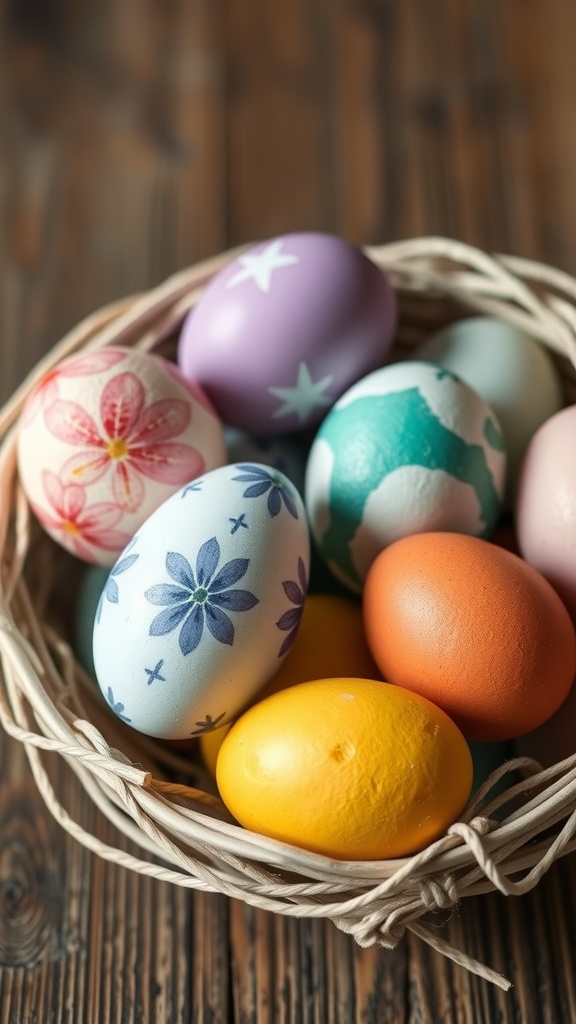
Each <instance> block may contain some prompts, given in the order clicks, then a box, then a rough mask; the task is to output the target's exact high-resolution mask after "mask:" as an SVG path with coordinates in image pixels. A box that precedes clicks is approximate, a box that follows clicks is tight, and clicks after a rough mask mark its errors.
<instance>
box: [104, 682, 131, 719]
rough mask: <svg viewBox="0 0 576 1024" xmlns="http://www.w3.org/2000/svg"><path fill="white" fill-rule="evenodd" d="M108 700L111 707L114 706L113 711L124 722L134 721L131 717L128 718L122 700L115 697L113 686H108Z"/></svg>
mask: <svg viewBox="0 0 576 1024" xmlns="http://www.w3.org/2000/svg"><path fill="white" fill-rule="evenodd" d="M106 700H107V701H108V703H109V705H110V707H111V708H112V711H113V712H114V714H116V715H118V718H121V719H122V721H123V722H131V721H132V719H131V718H127V717H126V715H125V714H124V710H125V708H124V705H123V704H121V703H120V701H117V700H116V698H115V696H114V694H113V692H112V687H111V686H109V687H108V692H107V694H106Z"/></svg>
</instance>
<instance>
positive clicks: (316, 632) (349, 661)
mask: <svg viewBox="0 0 576 1024" xmlns="http://www.w3.org/2000/svg"><path fill="white" fill-rule="evenodd" d="M289 624H290V619H289V620H288V622H287V625H289ZM331 676H356V677H359V678H367V679H379V678H380V673H379V672H378V669H377V667H376V665H375V663H374V660H373V658H372V655H371V654H370V651H369V649H368V644H367V643H366V637H365V634H364V621H363V618H362V608H361V606H360V604H359V603H358V602H357V601H354V600H351V599H350V598H349V597H336V596H334V595H332V594H309V595H308V597H307V598H306V600H305V602H304V609H303V611H302V618H301V620H300V628H299V630H298V633H297V635H296V637H295V639H293V641H292V642H291V643H290V649H289V651H288V654H287V656H286V658H285V659H284V661H283V662H282V664H281V666H280V668H279V669H278V671H277V672H276V673H275V674H274V675H273V676H272V678H271V680H270V682H269V683H268V684H267V685H266V686H265V688H264V690H263V691H262V693H261V694H260V695H259V699H263V698H264V697H268V696H269V695H270V694H272V693H277V692H278V690H283V689H286V688H287V687H288V686H294V685H296V684H297V683H305V682H308V681H309V680H311V679H328V678H329V677H331ZM228 729H229V727H228V726H224V727H223V728H222V729H215V730H214V731H213V732H209V733H206V734H205V735H203V736H201V737H200V749H201V752H202V757H203V760H204V763H205V764H206V766H207V767H208V768H210V770H211V771H212V772H215V770H216V759H217V756H218V751H219V749H220V746H221V745H222V741H223V739H224V736H225V735H226V733H227V732H228Z"/></svg>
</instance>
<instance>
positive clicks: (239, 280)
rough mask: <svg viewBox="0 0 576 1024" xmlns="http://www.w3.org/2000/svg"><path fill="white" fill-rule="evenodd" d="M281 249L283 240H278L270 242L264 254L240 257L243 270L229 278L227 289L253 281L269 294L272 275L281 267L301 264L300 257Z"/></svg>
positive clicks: (263, 251)
mask: <svg viewBox="0 0 576 1024" xmlns="http://www.w3.org/2000/svg"><path fill="white" fill-rule="evenodd" d="M281 248H282V239H281V238H277V239H276V241H275V242H270V245H268V246H266V248H265V249H263V250H262V252H258V253H255V254H254V253H247V254H246V255H245V256H239V257H238V263H241V264H242V269H241V270H238V271H237V273H236V274H234V275H233V277H230V278H228V280H227V282H226V288H236V286H237V285H239V284H243V283H244V281H253V282H254V284H255V285H256V287H257V288H259V289H260V291H261V292H264V293H268V292H269V291H270V286H271V284H272V274H273V273H274V271H275V270H278V269H279V268H280V267H291V266H293V265H294V264H295V263H299V262H300V259H299V257H298V256H291V255H290V254H289V253H287V252H280V250H281Z"/></svg>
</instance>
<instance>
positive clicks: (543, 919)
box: [0, 0, 576, 1024]
mask: <svg viewBox="0 0 576 1024" xmlns="http://www.w3.org/2000/svg"><path fill="white" fill-rule="evenodd" d="M575 34H576V8H575V7H574V5H573V4H571V3H570V2H569V0H529V2H527V0H507V3H501V4H495V3H494V4H490V3H486V2H485V0H436V2H434V3H426V2H424V0H420V2H419V0H341V2H339V3H333V2H331V0H276V2H275V3H274V4H269V3H266V2H264V0H138V2H137V0H123V2H122V3H121V4H114V3H112V2H110V0H108V2H103V3H100V4H91V3H88V2H87V0H10V2H8V3H5V4H4V6H3V8H2V27H1V32H0V394H1V396H2V398H6V397H7V396H8V395H9V394H10V393H11V391H12V390H13V388H14V387H15V386H16V384H17V383H18V382H19V381H20V380H21V379H22V378H23V376H24V375H25V373H26V372H27V371H28V370H29V369H30V368H31V367H32V366H33V365H34V363H35V362H36V361H37V359H38V358H39V356H40V355H41V354H42V353H43V352H45V351H47V350H48V349H49V348H50V346H51V345H52V344H54V342H55V341H56V340H57V339H58V338H59V337H60V336H61V335H62V334H63V333H64V332H65V331H66V330H67V329H68V328H70V327H71V326H72V325H73V324H74V323H75V322H77V321H78V320H79V319H80V318H81V317H83V316H84V315H86V314H87V313H89V312H91V311H92V310H94V309H95V308H97V307H98V306H100V305H102V304H104V303H106V302H109V301H111V300H112V299H114V298H116V297H118V296H121V295H124V294H127V293H131V292H135V291H140V290H143V289H146V288H149V287H150V286H151V285H152V284H154V283H157V282H159V281H160V280H162V279H163V278H164V277H166V276H167V275H168V274H170V273H171V272H172V271H174V270H175V269H177V268H179V267H182V266H184V265H187V264H190V263H192V262H195V261H196V260H198V259H201V258H202V257H204V256H207V255H209V254H212V253H215V252H218V251H219V250H221V249H223V248H225V247H226V246H228V245H233V244H236V243H240V242H246V241H249V240H251V239H257V238H262V237H266V236H269V235H271V234H274V233H275V232H281V231H287V230H299V229H320V230H328V231H334V232H338V233H341V234H344V235H345V236H346V237H348V238H350V239H352V240H354V241H356V242H359V243H372V242H380V241H386V240H389V239H393V238H400V237H405V236H409V235H415V234H428V233H434V232H438V233H442V234H450V235H454V236H457V237H460V238H463V239H465V240H466V241H469V242H472V243H474V244H478V245H480V246H483V247H486V248H488V249H494V250H500V251H502V250H507V251H511V252H515V253H517V254H520V255H525V256H531V257H535V258H538V259H541V260H544V261H547V262H550V263H554V264H556V265H559V266H561V267H563V268H564V269H567V270H568V271H571V272H573V273H574V272H575V271H576V233H575V231H574V224H576V190H575V189H574V179H575V172H576V136H575V134H574V132H573V129H572V121H573V109H574V99H575V96H576V63H575V62H574V56H573V40H574V37H575ZM47 763H48V765H49V768H50V772H51V777H52V779H53V783H54V786H55V788H56V789H57V791H58V793H59V794H61V795H62V798H63V799H64V802H65V803H66V806H67V807H68V808H69V810H70V812H71V813H72V814H73V816H74V817H76V818H77V820H79V821H80V822H81V824H82V825H83V826H84V827H85V828H86V829H88V830H90V831H94V832H95V833H96V834H97V835H98V836H99V837H100V838H102V839H103V840H104V841H107V842H109V843H111V844H112V845H119V846H121V847H122V848H127V849H132V848H131V847H130V845H129V844H128V843H127V841H125V840H124V839H122V838H120V837H118V836H117V835H116V834H115V832H114V830H113V829H112V827H111V826H110V825H109V824H108V823H107V822H105V821H103V820H101V819H100V817H99V815H98V813H97V812H96V811H95V810H94V809H93V808H92V807H91V805H90V804H89V803H88V801H87V799H86V797H85V794H84V793H83V792H82V790H81V788H80V786H79V785H78V783H77V782H76V781H75V780H74V779H73V778H71V777H70V775H69V773H68V772H67V769H66V766H65V765H64V764H61V763H57V762H56V761H52V762H50V761H48V762H47ZM575 906H576V867H575V866H574V862H573V860H571V861H567V862H565V863H561V864H557V865H555V867H554V868H553V870H552V871H551V872H550V873H549V875H548V876H547V877H546V878H545V879H544V881H543V883H542V884H541V886H539V888H538V890H537V891H536V892H534V893H533V894H531V895H530V896H528V897H526V898H524V899H522V900H505V899H504V898H503V897H500V896H499V895H497V894H496V895H492V896H488V897H484V898H481V899H477V900H470V901H468V902H467V903H466V904H464V905H463V906H462V907H461V908H460V909H459V911H458V912H457V913H454V914H453V915H452V916H450V917H448V918H446V917H445V916H444V917H442V916H441V917H439V918H438V921H437V927H438V929H439V934H440V935H442V936H443V937H445V938H447V939H448V940H449V941H451V942H453V943H454V944H455V945H458V946H460V947H461V948H464V949H466V950H467V952H469V953H470V954H471V955H472V956H476V957H477V958H478V959H481V960H484V961H485V962H487V963H489V964H490V965H491V966H493V967H494V968H496V969H497V970H500V971H502V972H503V973H504V974H506V975H507V976H508V977H510V978H511V979H512V980H513V982H514V989H513V990H512V991H511V993H509V994H507V995H505V994H504V993H502V992H500V991H499V990H496V989H493V988H490V987H489V986H488V985H487V984H486V983H484V982H481V981H479V980H478V979H476V978H474V977H472V976H470V975H467V974H465V973H463V972H462V971H461V970H459V969H458V968H456V967H454V966H453V965H452V964H451V963H449V962H448V961H445V960H442V959H441V958H439V957H438V956H437V955H436V954H435V953H433V952H431V951H430V950H429V949H428V948H427V947H425V946H423V945H422V944H421V943H420V942H419V941H418V940H416V939H413V938H408V939H405V940H404V941H403V942H402V943H401V944H400V946H399V947H398V948H397V949H396V950H394V951H386V952H384V951H380V950H375V949H373V948H372V949H366V950H363V949H360V948H359V947H358V946H356V945H355V944H354V943H353V941H352V940H351V939H350V938H349V937H348V936H345V935H344V934H342V933H341V932H339V931H337V930H336V929H335V928H334V927H333V926H332V925H329V924H322V923H321V922H306V921H296V920H292V919H286V918H280V917H272V916H271V915H269V914H266V913H264V912H261V911H255V910H253V909H251V908H249V907H247V906H246V905H244V904H240V903H235V902H228V901H227V900H225V899H224V898H222V897H220V896H213V895H204V894H194V893H191V892H187V891H183V890H179V889H176V888H174V887H171V886H168V885H165V884H161V883H158V882H153V881H151V880H148V879H145V878H141V877H139V876H136V875H133V874H130V873H127V872H125V871H123V870H122V869H120V868H115V867H112V866H111V865H109V864H107V863H105V862H103V861H101V860H98V859H96V858H94V857H92V856H91V855H90V854H88V853H87V852H86V851H85V850H84V849H83V848H82V847H80V846H79V845H78V844H76V843H75V842H74V841H73V840H72V839H70V838H69V837H68V836H67V835H66V834H65V833H63V832H62V831H61V830H60V828H59V827H57V826H56V825H55V824H54V822H53V821H52V819H51V818H50V816H49V814H48V812H47V811H46V809H45V807H44V805H43V803H42V802H41V800H40V798H39V797H38V794H37V791H36V789H35V787H34V784H33V782H32V779H31V775H30V772H29V769H28V766H27V763H26V758H25V755H24V753H23V751H22V750H21V748H20V747H18V746H17V745H16V744H15V743H13V742H12V741H9V740H7V739H6V738H5V737H4V736H0V1020H1V1021H2V1024H4V1022H7V1024H32V1022H35V1024H44V1022H50V1024H64V1022H66V1024H73V1022H82V1024H86V1022H88V1024H92V1022H99V1024H100V1022H101V1024H111V1022H115V1024H116V1022H118V1024H120V1022H122V1024H124V1022H146V1024H147V1022H170V1024H180V1022H181V1024H188V1022H190V1021H193V1022H203V1024H208V1022H210V1024H216V1022H220V1021H222V1022H225V1021H228V1020H234V1021H238V1022H242V1024H271V1022H273V1021H274V1022H275V1021H278V1022H282V1024H308V1022H310V1024H312V1022H313V1024H387V1022H391V1024H416V1022H418V1024H439V1022H454V1024H480V1022H488V1024H492V1022H496V1021H498V1022H500V1024H523V1022H530V1024H558V1022H560V1021H562V1022H564V1021H566V1022H569V1021H575V1020H576V980H575V979H576V970H575V968H576V963H575V960H574V949H575V948H576V915H575V914H574V908H575Z"/></svg>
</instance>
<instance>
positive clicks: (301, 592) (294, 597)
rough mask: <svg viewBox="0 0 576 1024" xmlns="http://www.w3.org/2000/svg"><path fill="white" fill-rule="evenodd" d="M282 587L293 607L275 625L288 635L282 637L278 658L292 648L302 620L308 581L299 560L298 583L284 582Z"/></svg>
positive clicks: (304, 568) (301, 562)
mask: <svg viewBox="0 0 576 1024" xmlns="http://www.w3.org/2000/svg"><path fill="white" fill-rule="evenodd" d="M282 587H283V589H284V593H285V594H286V597H287V598H288V600H289V601H290V603H291V604H293V605H294V606H295V607H294V608H289V609H288V611H287V612H284V614H283V615H281V616H280V618H279V619H278V622H277V623H276V625H277V626H278V629H281V630H282V631H283V632H287V633H288V635H287V636H285V637H284V640H283V642H282V646H281V647H280V650H279V651H278V657H279V658H281V657H282V656H283V655H284V654H286V652H287V651H289V650H290V648H291V647H292V644H293V643H294V641H295V639H296V634H297V632H298V628H299V626H300V619H301V618H302V612H303V610H304V601H305V599H306V593H307V590H308V580H307V579H306V566H305V565H304V562H303V560H302V559H301V558H299V559H298V583H296V582H295V580H284V582H283V583H282Z"/></svg>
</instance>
